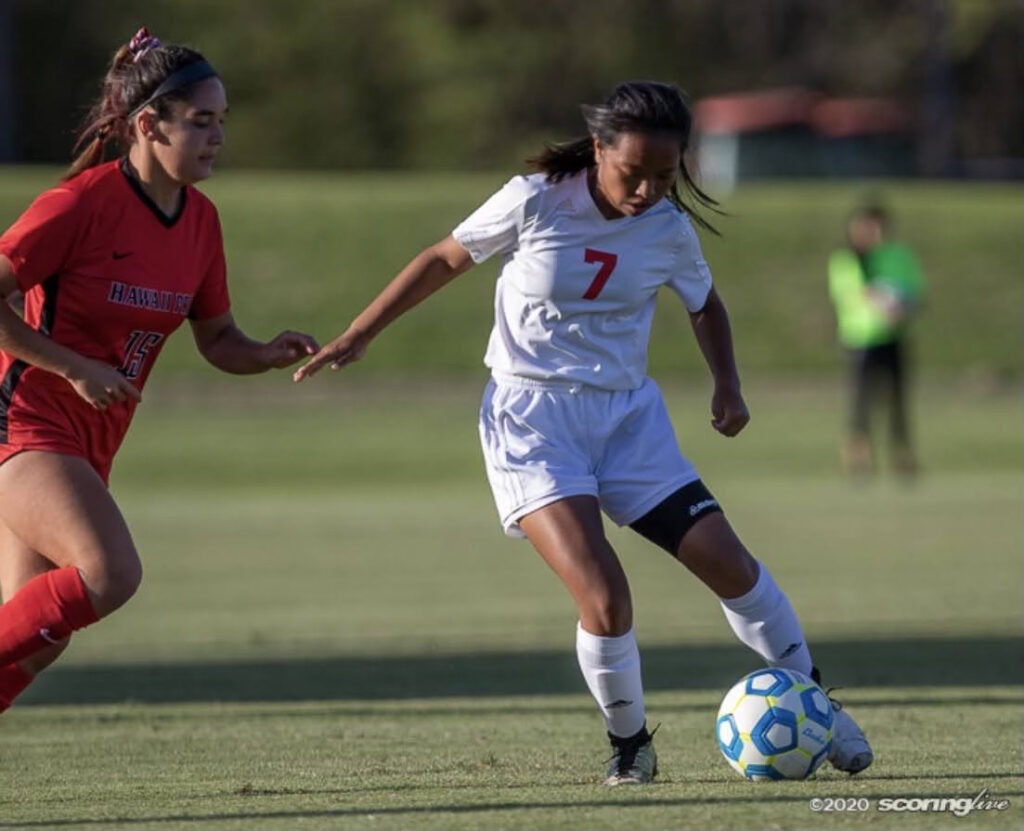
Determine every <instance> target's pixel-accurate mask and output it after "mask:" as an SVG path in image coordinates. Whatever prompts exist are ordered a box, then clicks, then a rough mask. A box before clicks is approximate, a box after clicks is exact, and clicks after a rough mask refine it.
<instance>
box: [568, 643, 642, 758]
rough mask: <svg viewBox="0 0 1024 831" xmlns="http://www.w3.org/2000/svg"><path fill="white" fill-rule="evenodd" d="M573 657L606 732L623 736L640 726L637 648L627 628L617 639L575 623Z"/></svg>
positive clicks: (639, 685) (640, 697)
mask: <svg viewBox="0 0 1024 831" xmlns="http://www.w3.org/2000/svg"><path fill="white" fill-rule="evenodd" d="M576 657H577V658H578V659H579V662H580V670H581V671H582V672H583V678H584V680H586V682H587V687H589V688H590V694H591V695H592V696H594V700H595V701H597V706H598V707H600V709H601V715H602V716H604V723H605V725H606V727H607V729H608V732H609V733H611V734H612V735H613V736H619V737H621V738H627V737H629V736H632V735H635V734H636V733H638V732H640V728H641V727H643V726H644V718H645V714H644V688H643V682H642V681H641V679H640V650H639V649H638V648H637V645H636V636H635V635H634V634H633V630H632V629H630V630H629V631H628V632H627V633H626V634H625V635H620V636H619V637H617V638H602V637H601V636H599V635H591V634H590V633H589V632H587V631H585V630H584V629H583V627H582V626H580V625H579V624H577V625H576Z"/></svg>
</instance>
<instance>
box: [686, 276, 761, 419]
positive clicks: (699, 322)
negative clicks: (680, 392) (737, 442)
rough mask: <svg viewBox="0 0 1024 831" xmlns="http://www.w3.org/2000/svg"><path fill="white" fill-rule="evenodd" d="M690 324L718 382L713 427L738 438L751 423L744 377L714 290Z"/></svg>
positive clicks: (695, 313)
mask: <svg viewBox="0 0 1024 831" xmlns="http://www.w3.org/2000/svg"><path fill="white" fill-rule="evenodd" d="M690 325H691V326H693V333H694V335H696V337H697V343H698V344H699V345H700V351H701V352H702V353H703V354H704V360H705V361H707V365H708V369H710V370H711V376H712V378H714V381H715V391H714V393H713V394H712V396H711V426H712V427H714V428H715V429H716V430H717V431H718V432H719V433H721V434H722V435H723V436H735V435H736V434H737V433H739V432H740V430H742V429H743V428H744V427H746V426H747V422H748V421H750V412H749V411H748V410H747V405H746V403H745V402H744V400H743V395H742V394H741V393H740V374H739V371H738V370H737V369H736V355H735V351H734V350H733V345H732V328H731V327H730V325H729V314H728V312H727V311H726V309H725V303H723V302H722V298H721V297H719V295H718V292H717V291H715V289H714V287H712V289H711V291H710V292H708V299H707V302H705V304H704V308H703V309H701V310H700V311H699V312H692V313H691V314H690Z"/></svg>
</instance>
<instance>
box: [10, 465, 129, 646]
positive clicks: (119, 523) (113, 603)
mask: <svg viewBox="0 0 1024 831" xmlns="http://www.w3.org/2000/svg"><path fill="white" fill-rule="evenodd" d="M0 522H2V523H3V524H4V525H5V526H6V527H7V528H8V529H9V530H10V532H11V533H13V534H14V536H15V537H17V538H18V539H19V540H20V541H21V542H22V544H23V545H24V546H25V547H27V548H29V549H31V550H33V551H36V552H38V553H39V554H40V555H41V556H42V557H44V558H45V559H46V560H48V561H49V562H51V563H53V565H54V566H55V567H54V568H53V569H50V570H47V571H44V572H43V573H41V574H38V575H36V576H34V577H32V578H31V579H29V580H28V581H27V582H26V583H25V584H24V585H22V586H21V587H20V588H19V589H18V591H16V592H14V593H13V594H12V595H11V597H9V598H5V602H4V604H3V606H0V666H7V665H8V664H11V663H15V662H19V661H22V660H23V659H25V658H27V657H29V656H31V655H34V654H35V653H37V652H39V651H40V650H43V649H46V648H48V647H50V646H52V645H54V644H55V643H58V642H60V641H62V640H64V639H65V638H67V637H68V636H69V635H70V634H71V633H72V632H73V631H74V630H76V629H81V628H83V627H84V626H88V625H89V624H91V623H94V622H95V621H96V620H98V619H99V618H101V617H104V616H106V615H108V614H110V613H111V612H112V611H114V610H115V609H117V608H118V607H119V606H121V605H122V604H124V603H125V602H126V601H127V600H128V599H129V598H130V597H131V596H132V595H133V594H134V593H135V590H136V589H137V588H138V585H139V582H140V581H141V578H142V567H141V564H140V562H139V558H138V555H137V553H136V551H135V546H134V544H133V543H132V539H131V534H130V533H129V531H128V527H127V525H126V524H125V521H124V518H123V517H122V516H121V512H120V510H118V507H117V505H116V504H115V502H114V500H113V498H112V497H111V495H110V493H109V491H108V490H107V488H106V485H105V484H104V483H103V481H102V479H100V477H99V475H98V474H97V473H96V471H94V470H93V469H92V467H91V466H90V465H89V463H88V462H86V461H85V460H84V459H81V458H78V457H75V456H67V455H63V454H59V453H49V452H41V451H27V452H24V453H21V454H19V455H17V456H14V457H12V458H10V459H8V460H7V461H6V462H5V463H4V464H3V465H0Z"/></svg>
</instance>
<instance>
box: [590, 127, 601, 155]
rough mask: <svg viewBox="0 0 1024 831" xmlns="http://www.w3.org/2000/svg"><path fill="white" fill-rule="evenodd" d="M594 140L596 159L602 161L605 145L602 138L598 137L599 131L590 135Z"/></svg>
mask: <svg viewBox="0 0 1024 831" xmlns="http://www.w3.org/2000/svg"><path fill="white" fill-rule="evenodd" d="M590 138H591V139H593V141H594V161H595V162H599V161H601V155H602V153H603V152H604V145H603V144H601V139H599V138H598V137H597V133H592V134H591V136H590Z"/></svg>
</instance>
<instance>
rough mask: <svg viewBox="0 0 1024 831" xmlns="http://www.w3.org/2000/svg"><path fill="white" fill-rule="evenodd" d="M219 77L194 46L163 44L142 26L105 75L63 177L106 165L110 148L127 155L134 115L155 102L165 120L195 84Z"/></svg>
mask: <svg viewBox="0 0 1024 831" xmlns="http://www.w3.org/2000/svg"><path fill="white" fill-rule="evenodd" d="M213 75H216V72H215V71H214V69H213V67H211V66H210V65H209V64H208V63H206V61H205V60H204V59H203V56H202V55H200V54H199V53H198V52H196V51H195V50H194V49H189V48H188V47H185V46H177V45H175V44H166V45H164V44H161V43H160V40H159V38H156V37H154V36H153V35H151V34H150V33H149V31H148V30H147V29H146V28H145V27H143V28H141V29H139V31H138V32H136V33H135V35H134V36H133V37H132V39H131V40H130V41H129V42H128V43H126V44H124V45H123V46H121V47H120V48H119V49H118V50H117V51H116V52H115V53H114V57H113V58H112V59H111V61H110V67H109V69H108V70H107V74H106V75H105V76H104V78H103V91H102V93H101V94H100V97H99V99H98V100H97V101H96V102H95V103H94V104H93V105H92V108H91V109H90V110H89V113H88V114H87V115H86V117H85V119H84V121H83V122H82V127H81V129H80V130H79V132H78V138H77V140H76V141H75V146H74V149H73V151H72V152H73V153H77V154H78V155H76V156H75V159H74V161H73V162H72V163H71V166H70V167H69V168H68V169H67V171H66V172H65V174H64V179H65V180H67V179H71V178H72V177H74V176H77V175H78V174H79V173H81V172H82V171H83V170H88V169H89V168H90V167H94V166H96V165H98V164H100V163H102V162H103V161H104V159H105V157H106V156H107V149H108V148H109V147H113V148H114V151H115V152H116V153H124V152H126V151H127V149H128V147H129V146H130V144H131V142H132V125H131V122H132V118H133V117H134V116H135V115H136V114H138V112H139V111H140V110H142V109H143V107H146V106H149V105H152V106H153V107H155V108H156V110H157V113H158V115H159V116H160V117H161V118H166V117H167V116H168V115H169V112H170V110H169V109H168V104H169V102H170V101H173V100H180V99H183V98H186V97H187V95H188V92H189V89H190V88H191V86H192V85H193V84H195V83H198V82H199V81H201V80H203V79H204V78H209V77H211V76H213Z"/></svg>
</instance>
